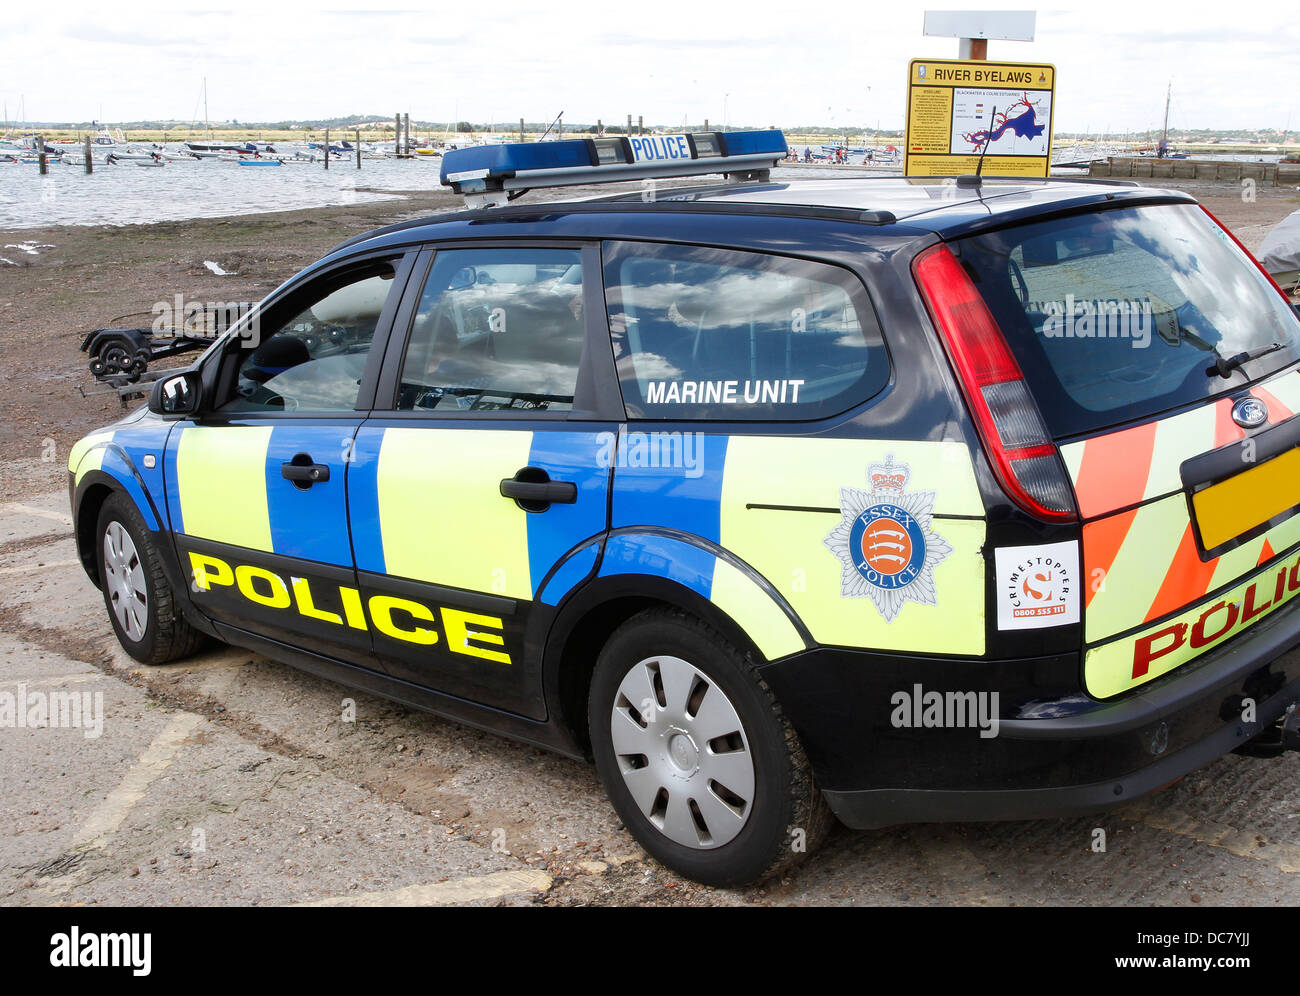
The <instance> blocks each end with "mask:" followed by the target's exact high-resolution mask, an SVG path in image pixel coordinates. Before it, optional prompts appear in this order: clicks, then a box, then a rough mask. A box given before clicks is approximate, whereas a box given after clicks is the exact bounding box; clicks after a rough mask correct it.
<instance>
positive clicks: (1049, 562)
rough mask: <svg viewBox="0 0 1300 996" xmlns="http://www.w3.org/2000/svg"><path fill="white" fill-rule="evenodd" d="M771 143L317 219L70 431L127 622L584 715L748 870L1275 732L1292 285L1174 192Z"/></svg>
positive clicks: (708, 840) (546, 154) (519, 174)
mask: <svg viewBox="0 0 1300 996" xmlns="http://www.w3.org/2000/svg"><path fill="white" fill-rule="evenodd" d="M785 152H786V143H785V139H784V137H783V136H782V135H781V134H780V133H779V132H740V133H710V134H696V135H685V136H675V137H672V138H663V137H658V138H655V139H640V138H633V139H624V138H616V139H597V140H594V141H561V142H554V143H545V144H532V145H508V146H497V147H486V148H477V149H467V150H462V151H460V152H456V153H453V154H449V155H448V156H446V159H445V163H444V166H443V179H444V182H445V183H448V184H449V185H451V186H452V187H453V188H454V189H455V190H457V191H458V192H460V193H462V194H464V195H465V196H466V197H467V199H468V200H469V201H470V206H471V208H472V210H469V211H467V212H458V213H455V214H449V215H446V216H441V217H435V218H429V219H426V220H422V221H419V222H412V223H408V224H402V225H398V226H395V227H391V228H387V229H383V230H380V231H376V232H372V233H370V234H368V235H364V236H361V237H359V238H354V239H352V240H350V241H348V242H346V243H344V244H343V245H341V246H339V247H338V248H337V249H335V250H334V251H332V252H331V253H330V254H329V255H328V256H326V257H325V258H324V259H322V260H321V261H320V262H318V263H316V264H314V265H313V266H311V267H309V268H308V269H307V270H306V271H304V272H303V273H302V274H300V275H299V276H297V277H295V278H294V279H292V280H290V281H289V282H288V283H286V284H285V285H284V286H282V287H281V288H280V289H278V290H276V291H275V292H274V293H272V294H271V295H270V296H269V297H268V298H267V299H266V300H265V301H264V302H262V304H261V305H259V306H258V307H257V308H256V309H255V310H254V312H253V313H252V314H251V315H250V316H248V317H247V318H246V319H245V320H244V321H243V322H242V323H241V324H239V325H237V326H236V327H235V328H233V329H232V330H231V332H230V333H229V334H228V335H227V336H226V337H225V338H223V339H221V340H220V341H218V342H216V343H215V344H214V345H213V346H212V347H211V348H209V349H208V350H207V352H206V353H204V355H203V356H202V357H201V359H200V360H199V361H198V362H197V363H196V364H194V366H193V367H192V368H190V369H188V370H186V371H184V372H178V373H176V374H175V375H172V376H169V377H167V378H166V379H164V380H161V381H159V383H158V384H157V385H156V387H155V390H154V392H153V396H152V397H151V399H150V401H149V404H148V405H147V407H146V408H144V409H142V410H140V411H138V412H136V413H135V414H133V415H131V416H130V417H128V418H126V419H124V420H123V421H121V422H119V423H117V424H116V425H113V426H110V427H108V428H106V429H104V430H102V431H99V432H96V433H94V434H92V435H90V436H88V437H86V438H85V439H84V440H82V441H81V442H80V443H78V444H77V446H76V447H75V449H74V450H73V452H72V454H71V458H70V460H69V473H70V477H71V480H70V487H71V492H72V505H73V512H74V517H75V523H76V535H77V542H78V547H79V550H80V556H81V560H82V561H83V563H84V564H85V568H86V571H87V573H88V574H89V575H90V578H91V579H92V580H93V581H94V583H95V584H96V585H98V586H99V587H100V588H101V589H102V590H103V594H104V600H105V603H106V605H107V607H108V611H109V615H110V617H111V619H112V624H113V627H114V629H115V630H116V633H117V636H118V638H119V639H120V640H121V643H122V645H123V647H125V648H126V650H127V652H128V653H130V654H131V655H132V656H133V657H135V658H136V659H138V660H141V661H145V662H148V663H162V662H165V661H170V660H174V659H176V658H178V657H182V656H184V655H186V654H190V653H192V652H194V651H195V650H196V649H197V648H198V647H199V646H200V644H201V643H202V642H203V641H204V640H205V639H206V638H209V637H215V638H217V639H219V640H223V641H227V642H229V643H233V644H237V645H240V646H243V647H247V648H250V649H253V650H255V651H257V652H259V653H263V654H265V655H267V656H268V657H272V658H276V659H279V660H282V661H285V662H288V663H290V664H294V665H297V666H299V667H303V668H306V669H307V670H309V671H312V672H314V673H317V674H320V675H324V676H327V677H329V678H333V679H337V680H338V681H341V682H344V683H346V684H348V685H352V686H355V687H358V688H362V689H367V690H369V691H372V692H375V693H378V694H380V695H385V696H389V697H391V698H393V699H397V700H400V701H402V702H404V703H407V704H410V705H413V706H417V707H420V708H424V709H429V710H432V711H434V712H438V713H441V714H443V715H446V716H450V717H453V718H455V719H457V720H459V721H461V722H465V723H469V724H474V725H477V726H482V727H487V728H490V729H493V730H497V731H500V732H502V733H505V734H508V735H510V736H513V737H517V738H520V739H522V740H525V741H528V742H530V743H534V744H539V745H544V746H546V747H548V748H553V749H555V750H557V751H561V752H563V753H566V754H569V755H572V756H575V757H576V756H590V757H594V759H595V763H596V765H597V768H598V770H599V773H600V777H601V779H602V781H603V783H604V785H605V788H606V789H607V791H608V793H609V795H610V798H611V799H612V801H613V804H614V806H615V808H616V809H617V811H618V813H619V815H620V816H621V818H622V819H623V821H624V822H625V824H626V825H627V827H628V828H629V829H630V830H631V831H632V832H633V833H634V834H635V835H636V836H637V838H638V839H639V840H640V841H641V843H642V844H643V845H644V846H645V848H646V849H647V850H648V851H649V852H650V853H651V854H652V855H653V856H654V857H656V858H657V859H658V860H660V861H661V862H663V863H664V864H666V865H668V866H669V867H671V868H673V869H676V870H677V871H678V872H680V873H682V874H685V875H688V876H691V877H693V878H695V879H698V880H700V881H704V882H711V883H723V884H735V883H741V882H746V881H752V880H754V879H756V878H759V877H762V876H764V875H767V874H770V873H772V872H774V871H775V870H777V869H780V868H783V867H785V866H787V865H788V864H789V863H790V862H791V861H793V860H795V859H797V858H798V856H799V855H800V854H801V853H803V851H805V850H806V849H807V848H808V847H809V846H811V845H812V844H813V843H814V842H815V841H816V839H817V838H818V837H819V836H820V835H821V833H822V831H823V830H824V828H825V827H826V825H827V824H828V822H829V821H828V820H827V818H826V817H827V812H828V811H829V812H833V813H834V815H835V816H837V817H838V818H839V819H840V820H841V821H843V822H844V823H846V824H848V825H849V826H852V827H880V826H885V825H889V824H895V823H901V822H907V821H926V820H954V819H1005V818H1029V817H1038V816H1048V815H1061V814H1069V813H1076V812H1083V811H1087V810H1092V809H1097V808H1101V807H1105V806H1108V805H1112V804H1115V803H1118V802H1123V801H1125V800H1129V799H1133V798H1135V797H1138V796H1141V795H1143V794H1144V793H1148V792H1151V791H1154V790H1155V789H1157V788H1158V787H1160V786H1163V785H1166V784H1168V783H1170V782H1172V781H1175V780H1176V779H1178V778H1179V777H1181V776H1182V775H1184V774H1186V773H1187V772H1189V771H1191V770H1193V769H1195V768H1197V767H1199V766H1202V765H1204V764H1206V763H1208V762H1210V761H1211V760H1213V759H1215V758H1217V757H1219V756H1220V755H1222V754H1224V753H1226V752H1228V751H1231V750H1233V749H1235V748H1238V747H1241V746H1242V745H1245V744H1247V743H1248V742H1251V741H1254V742H1255V743H1256V744H1259V742H1260V741H1259V738H1260V737H1261V735H1262V736H1264V737H1272V738H1274V739H1273V741H1271V743H1273V744H1274V745H1280V744H1282V743H1284V742H1286V738H1293V737H1294V726H1293V725H1292V724H1291V723H1290V720H1293V719H1294V716H1293V715H1292V712H1291V711H1292V709H1293V707H1294V705H1295V703H1296V701H1297V700H1298V699H1300V655H1297V654H1290V655H1289V656H1288V655H1287V652H1288V651H1290V650H1291V649H1292V648H1293V647H1295V646H1296V645H1297V644H1298V643H1300V611H1297V609H1296V607H1295V605H1293V604H1290V603H1292V602H1296V601H1297V594H1300V516H1297V515H1296V514H1295V513H1296V512H1297V510H1298V509H1300V417H1297V414H1296V413H1298V412H1300V369H1298V367H1300V321H1298V320H1297V317H1296V315H1295V314H1294V313H1293V311H1292V309H1291V307H1290V305H1289V304H1288V302H1287V301H1286V300H1285V299H1284V297H1283V296H1282V295H1281V294H1280V293H1279V291H1278V290H1277V288H1276V287H1275V286H1272V285H1271V284H1270V281H1269V279H1268V278H1267V276H1266V275H1265V274H1263V273H1262V271H1261V270H1260V269H1259V268H1258V267H1257V266H1256V265H1255V263H1254V262H1253V260H1252V259H1251V258H1250V257H1249V256H1248V254H1247V253H1246V252H1245V251H1244V250H1243V249H1242V248H1241V247H1240V245H1238V244H1237V243H1236V242H1235V240H1234V239H1233V237H1232V236H1231V235H1229V234H1228V233H1227V232H1226V231H1225V230H1224V229H1223V228H1222V227H1220V226H1219V225H1218V224H1217V223H1216V222H1215V220H1214V219H1213V218H1212V217H1211V216H1209V215H1208V214H1207V212H1206V211H1204V210H1203V209H1202V208H1201V207H1200V206H1198V205H1197V203H1196V202H1195V201H1194V200H1193V198H1191V197H1190V196H1187V195H1186V194H1182V193H1177V192H1170V191H1162V190H1154V189H1142V188H1138V187H1136V186H1132V185H1121V184H1104V183H1087V182H1072V183H1065V182H1055V181H1036V180H1022V181H1005V180H991V179H988V178H985V179H983V180H980V179H979V178H978V177H962V178H955V179H953V180H947V181H939V180H904V179H834V178H833V179H824V180H799V181H792V182H774V181H773V180H772V179H771V177H770V174H769V173H768V170H769V169H770V168H771V167H772V166H773V165H774V164H775V163H776V162H777V161H778V160H779V159H780V158H781V157H782V156H784V155H785ZM705 173H723V174H725V175H726V182H723V183H720V184H717V185H713V186H686V187H671V188H666V187H665V188H659V189H656V188H655V187H654V186H653V185H651V184H648V183H645V184H644V185H643V189H640V190H638V191H636V192H634V193H631V194H620V195H615V196H610V197H604V198H598V199H595V200H585V201H577V202H546V203H535V204H526V203H525V204H515V205H508V204H506V203H505V202H506V201H509V200H513V199H514V198H515V197H517V196H518V194H519V193H521V192H522V191H524V190H526V189H528V188H532V187H542V186H555V185H561V184H574V183H587V182H598V181H602V180H607V179H623V180H627V179H633V180H642V181H647V180H648V179H653V178H655V177H667V176H682V175H695V174H705ZM1298 604H1300V603H1298ZM1280 717H1289V719H1288V722H1287V723H1286V724H1284V725H1283V727H1282V728H1281V729H1279V728H1278V727H1277V726H1276V725H1275V724H1277V722H1278V721H1279V718H1280ZM1279 738H1281V739H1279ZM1266 746H1267V745H1266Z"/></svg>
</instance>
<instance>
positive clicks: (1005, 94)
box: [903, 59, 1056, 177]
mask: <svg viewBox="0 0 1300 996" xmlns="http://www.w3.org/2000/svg"><path fill="white" fill-rule="evenodd" d="M1055 87H1056V69H1055V67H1053V66H1050V65H1047V64H1044V63H1028V62H1017V63H1010V62H983V61H979V60H965V61H959V60H944V59H913V60H912V61H911V62H910V63H909V64H908V86H907V134H906V136H905V141H904V145H903V148H904V158H903V175H904V176H954V175H957V174H961V173H974V172H975V171H976V166H977V164H978V163H979V159H980V153H981V152H983V153H984V168H983V170H982V171H981V172H982V173H983V174H984V175H986V176H1036V177H1046V176H1047V175H1048V173H1049V170H1050V168H1051V161H1052V107H1053V103H1054V101H1053V96H1054V93H1055Z"/></svg>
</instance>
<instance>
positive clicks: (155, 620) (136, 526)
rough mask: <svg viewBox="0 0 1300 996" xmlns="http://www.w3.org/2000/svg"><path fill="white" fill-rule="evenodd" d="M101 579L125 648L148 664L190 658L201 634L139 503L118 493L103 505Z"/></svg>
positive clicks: (111, 617)
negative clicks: (180, 600) (185, 612)
mask: <svg viewBox="0 0 1300 996" xmlns="http://www.w3.org/2000/svg"><path fill="white" fill-rule="evenodd" d="M95 535H96V537H97V538H98V546H97V552H98V558H99V581H100V588H101V590H102V591H103V593H104V605H105V607H106V608H107V609H108V618H109V621H110V622H111V623H112V624H113V632H114V633H116V634H117V640H118V642H119V643H120V644H122V649H123V650H125V651H126V652H127V653H128V654H130V655H131V656H132V657H134V658H135V659H136V660H138V661H140V662H141V663H144V664H165V663H166V662H167V661H174V660H177V659H178V658H181V657H187V656H189V655H190V654H192V653H194V652H195V651H196V650H198V649H199V647H201V646H202V645H203V640H204V637H203V634H202V633H200V632H199V631H198V630H196V629H195V628H194V627H193V626H191V625H190V624H189V623H188V622H187V621H186V620H185V618H184V617H183V616H182V615H181V613H180V609H179V607H178V606H177V604H176V598H175V595H174V594H173V592H172V589H171V585H170V584H168V582H167V577H166V575H165V574H164V573H163V568H162V560H161V558H160V556H159V552H158V548H157V546H156V545H155V543H154V541H153V534H152V533H150V532H149V529H148V527H147V526H145V524H144V519H142V518H141V517H140V513H139V511H137V510H136V507H135V504H134V503H133V502H131V501H130V500H129V499H128V498H126V497H125V496H123V495H120V494H115V495H113V496H111V497H110V498H109V499H108V500H107V501H105V502H104V506H103V508H101V509H100V510H99V522H98V527H97V529H96V531H95Z"/></svg>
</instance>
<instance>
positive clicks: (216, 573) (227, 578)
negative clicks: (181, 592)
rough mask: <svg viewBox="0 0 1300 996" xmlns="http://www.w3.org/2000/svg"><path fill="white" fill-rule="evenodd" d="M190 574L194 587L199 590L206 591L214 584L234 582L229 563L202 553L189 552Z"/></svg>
mask: <svg viewBox="0 0 1300 996" xmlns="http://www.w3.org/2000/svg"><path fill="white" fill-rule="evenodd" d="M190 576H191V577H193V578H194V587H195V588H197V589H199V590H200V591H207V590H209V588H210V587H211V586H212V585H214V584H220V585H231V584H234V582H235V575H234V574H233V573H232V572H231V570H230V565H229V564H227V563H226V562H225V561H224V560H218V559H217V558H216V557H209V556H207V555H205V554H202V553H190Z"/></svg>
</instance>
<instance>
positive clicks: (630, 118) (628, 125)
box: [623, 114, 632, 136]
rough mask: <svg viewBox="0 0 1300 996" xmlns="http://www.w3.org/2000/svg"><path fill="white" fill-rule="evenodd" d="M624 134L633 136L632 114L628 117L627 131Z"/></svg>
mask: <svg viewBox="0 0 1300 996" xmlns="http://www.w3.org/2000/svg"><path fill="white" fill-rule="evenodd" d="M623 134H624V135H629V136H630V135H631V134H632V115H630V114H629V115H628V116H627V131H625V132H624V133H623Z"/></svg>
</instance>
